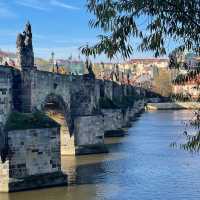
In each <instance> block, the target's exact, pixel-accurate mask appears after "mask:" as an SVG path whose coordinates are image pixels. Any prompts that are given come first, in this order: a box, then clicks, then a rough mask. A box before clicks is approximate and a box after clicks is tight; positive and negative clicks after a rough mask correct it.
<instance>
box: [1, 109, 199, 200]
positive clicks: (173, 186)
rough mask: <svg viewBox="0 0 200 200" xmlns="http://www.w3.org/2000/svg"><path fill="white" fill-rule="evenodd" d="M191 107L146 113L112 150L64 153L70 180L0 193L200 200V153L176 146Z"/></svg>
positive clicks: (60, 198)
mask: <svg viewBox="0 0 200 200" xmlns="http://www.w3.org/2000/svg"><path fill="white" fill-rule="evenodd" d="M191 116H192V112H191V111H154V112H146V113H144V114H143V115H141V116H140V117H139V118H138V119H137V120H136V121H135V122H133V125H132V127H131V128H130V129H129V130H128V132H127V135H126V136H125V137H123V138H112V139H107V140H106V143H107V144H108V147H109V150H110V153H109V154H99V155H90V156H79V157H74V156H66V157H63V158H62V165H63V170H64V171H66V172H67V173H68V174H69V179H70V184H71V185H70V186H68V187H58V188H51V189H43V190H35V191H30V192H19V193H12V194H0V200H129V199H130V200H199V199H200V173H199V169H200V155H197V154H190V153H188V152H184V151H183V150H180V149H172V148H171V147H170V143H171V142H174V141H178V142H179V141H180V140H181V133H182V132H183V130H184V128H183V127H184V126H183V120H187V119H190V118H191Z"/></svg>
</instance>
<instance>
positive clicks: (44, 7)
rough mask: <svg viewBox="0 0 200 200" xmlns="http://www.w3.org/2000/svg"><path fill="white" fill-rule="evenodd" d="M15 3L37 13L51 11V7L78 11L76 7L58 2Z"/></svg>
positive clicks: (29, 0)
mask: <svg viewBox="0 0 200 200" xmlns="http://www.w3.org/2000/svg"><path fill="white" fill-rule="evenodd" d="M15 3H16V4H18V5H21V6H25V7H29V8H32V9H35V10H39V11H48V10H51V9H52V7H60V8H64V9H68V10H78V9H79V8H78V7H75V6H72V5H69V4H66V3H63V2H61V1H58V0H15Z"/></svg>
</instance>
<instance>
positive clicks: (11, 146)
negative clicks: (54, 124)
mask: <svg viewBox="0 0 200 200" xmlns="http://www.w3.org/2000/svg"><path fill="white" fill-rule="evenodd" d="M0 180H1V181H0V192H10V191H19V190H28V189H33V188H39V187H47V186H55V185H64V184H67V177H66V175H64V174H62V172H61V155H60V128H43V129H42V128H41V129H26V130H14V131H9V132H8V155H7V160H6V161H5V162H2V161H1V162H0Z"/></svg>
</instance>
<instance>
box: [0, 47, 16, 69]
mask: <svg viewBox="0 0 200 200" xmlns="http://www.w3.org/2000/svg"><path fill="white" fill-rule="evenodd" d="M0 64H1V65H5V64H8V65H9V66H12V67H16V55H15V54H14V53H10V52H5V51H2V50H0Z"/></svg>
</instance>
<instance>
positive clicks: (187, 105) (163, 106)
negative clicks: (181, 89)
mask: <svg viewBox="0 0 200 200" xmlns="http://www.w3.org/2000/svg"><path fill="white" fill-rule="evenodd" d="M146 109H147V110H181V109H186V110H187V109H188V110H196V109H200V103H199V102H166V103H148V104H147V106H146Z"/></svg>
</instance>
